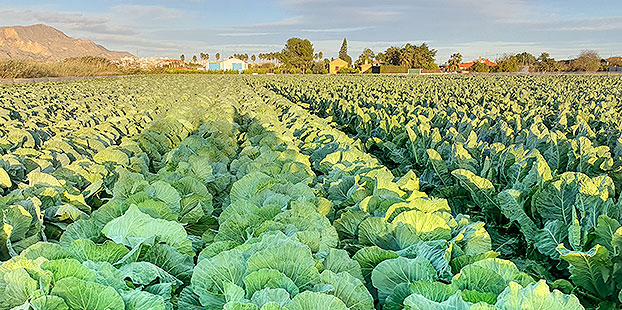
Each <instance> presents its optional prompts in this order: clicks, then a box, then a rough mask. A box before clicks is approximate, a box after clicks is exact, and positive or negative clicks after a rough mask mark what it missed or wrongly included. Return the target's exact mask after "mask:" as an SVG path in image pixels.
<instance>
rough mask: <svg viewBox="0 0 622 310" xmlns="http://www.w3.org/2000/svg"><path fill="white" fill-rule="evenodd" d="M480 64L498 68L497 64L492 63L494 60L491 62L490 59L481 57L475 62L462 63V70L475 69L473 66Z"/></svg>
mask: <svg viewBox="0 0 622 310" xmlns="http://www.w3.org/2000/svg"><path fill="white" fill-rule="evenodd" d="M478 62H482V63H484V64H486V65H488V66H489V67H496V66H497V64H496V63H495V62H494V61H492V60H490V59H488V58H482V57H480V58H479V59H476V60H473V61H469V62H465V63H461V64H460V70H469V69H471V67H473V65H475V64H476V63H478Z"/></svg>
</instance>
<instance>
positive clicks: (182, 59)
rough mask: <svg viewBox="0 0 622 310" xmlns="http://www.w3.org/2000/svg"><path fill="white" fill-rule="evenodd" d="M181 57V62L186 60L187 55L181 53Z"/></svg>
mask: <svg viewBox="0 0 622 310" xmlns="http://www.w3.org/2000/svg"><path fill="white" fill-rule="evenodd" d="M179 59H181V62H185V61H186V56H185V55H184V54H181V56H179Z"/></svg>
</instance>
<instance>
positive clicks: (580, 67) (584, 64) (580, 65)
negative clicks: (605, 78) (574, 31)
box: [571, 50, 600, 72]
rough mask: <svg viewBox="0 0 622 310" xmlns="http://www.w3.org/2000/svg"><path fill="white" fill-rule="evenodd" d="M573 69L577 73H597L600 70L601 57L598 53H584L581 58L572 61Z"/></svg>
mask: <svg viewBox="0 0 622 310" xmlns="http://www.w3.org/2000/svg"><path fill="white" fill-rule="evenodd" d="M571 67H572V69H573V70H575V71H585V72H596V71H598V69H600V56H599V55H598V53H597V52H596V51H587V50H586V51H582V52H581V54H579V57H578V58H577V59H575V60H573V61H572V64H571Z"/></svg>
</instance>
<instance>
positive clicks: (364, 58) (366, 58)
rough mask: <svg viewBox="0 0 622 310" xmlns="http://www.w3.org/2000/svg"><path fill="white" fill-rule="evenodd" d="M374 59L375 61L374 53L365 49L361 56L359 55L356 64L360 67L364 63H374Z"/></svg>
mask: <svg viewBox="0 0 622 310" xmlns="http://www.w3.org/2000/svg"><path fill="white" fill-rule="evenodd" d="M374 59H376V55H375V54H374V51H372V50H371V49H370V48H366V49H364V50H363V52H362V53H361V55H359V59H357V61H356V64H357V65H359V66H361V65H364V64H365V63H372V62H374Z"/></svg>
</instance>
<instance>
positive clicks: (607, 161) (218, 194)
mask: <svg viewBox="0 0 622 310" xmlns="http://www.w3.org/2000/svg"><path fill="white" fill-rule="evenodd" d="M621 109H622V78H620V77H617V76H604V75H603V76H553V75H552V76H540V77H534V76H469V77H462V76H459V77H448V76H444V77H440V76H438V77H432V76H430V77H426V76H411V77H409V76H362V75H359V76H304V75H302V76H300V75H298V76H249V77H243V76H215V75H161V76H143V77H132V78H123V79H101V80H90V81H80V82H69V83H42V84H27V85H26V84H24V85H11V86H0V123H1V124H2V125H0V156H1V157H0V209H1V210H2V223H0V225H2V226H1V228H2V229H0V310H9V309H24V310H27V309H34V310H51V309H61V310H68V309H72V310H73V309H80V310H87V309H88V310H117V309H147V310H152V309H153V310H169V309H189V310H198V309H226V310H278V309H281V310H325V309H336V310H345V309H350V310H371V309H379V310H400V309H409V310H415V309H421V310H428V309H430V310H433V309H441V310H444V309H447V310H450V309H451V310H454V309H455V310H463V309H473V310H494V309H501V310H531V309H539V310H547V309H551V310H574V309H605V310H606V309H621V308H622V227H621V223H622V199H621V198H620V190H619V189H620V188H622V111H621ZM616 189H618V190H616Z"/></svg>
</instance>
